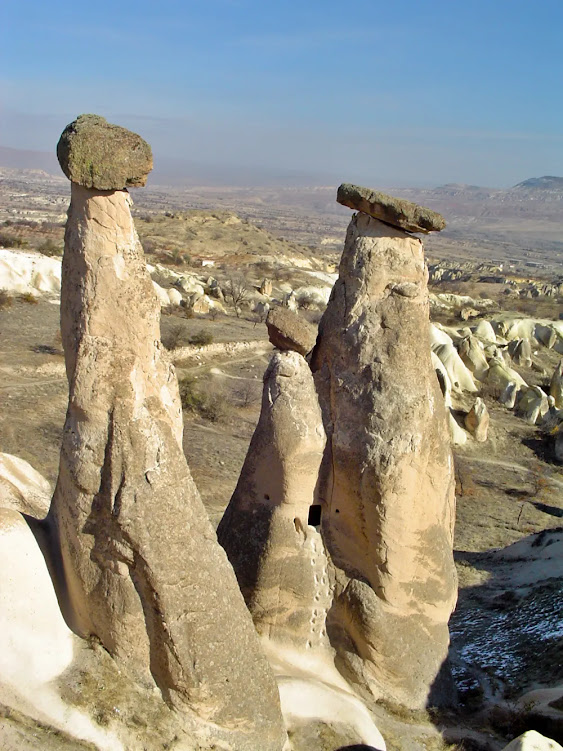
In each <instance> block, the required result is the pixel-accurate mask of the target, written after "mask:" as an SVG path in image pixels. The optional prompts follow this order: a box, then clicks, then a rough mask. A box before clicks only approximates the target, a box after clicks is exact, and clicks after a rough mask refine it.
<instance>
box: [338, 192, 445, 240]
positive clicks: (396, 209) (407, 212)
mask: <svg viewBox="0 0 563 751" xmlns="http://www.w3.org/2000/svg"><path fill="white" fill-rule="evenodd" d="M336 200H337V201H338V203H341V204H342V205H343V206H348V208H350V209H354V211H361V212H363V213H364V214H369V216H372V217H374V218H375V219H379V220H380V221H382V222H385V223H386V224H391V225H392V226H394V227H398V228H399V229H403V230H407V231H408V232H424V233H427V232H439V231H440V230H442V229H444V227H445V226H446V222H445V220H444V217H443V216H441V215H440V214H438V213H437V212H436V211H432V210H431V209H426V208H424V207H423V206H418V205H417V204H416V203H411V201H405V200H404V199H402V198H395V197H394V196H389V195H387V194H386V193H381V192H380V191H378V190H371V189H370V188H362V187H361V186H359V185H352V184H350V183H343V184H342V185H341V186H340V187H339V188H338V193H337V197H336Z"/></svg>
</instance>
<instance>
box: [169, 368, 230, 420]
mask: <svg viewBox="0 0 563 751" xmlns="http://www.w3.org/2000/svg"><path fill="white" fill-rule="evenodd" d="M179 387H180V401H181V403H182V409H183V410H184V411H185V412H191V413H192V414H194V415H199V417H203V418H204V419H206V420H210V421H211V422H219V421H221V420H223V419H224V418H225V417H226V415H227V412H228V408H227V405H226V402H225V400H224V399H222V398H221V397H220V396H219V395H218V394H216V393H212V392H207V393H206V392H204V391H203V390H202V387H200V386H199V384H198V382H197V380H196V379H195V378H193V377H191V376H184V378H182V379H180V381H179Z"/></svg>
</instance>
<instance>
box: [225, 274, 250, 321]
mask: <svg viewBox="0 0 563 751" xmlns="http://www.w3.org/2000/svg"><path fill="white" fill-rule="evenodd" d="M248 293H249V288H248V282H247V281H246V277H245V276H244V275H243V274H231V276H229V278H228V279H227V283H226V284H225V294H226V297H228V298H229V299H230V300H231V302H232V304H233V308H234V309H235V315H236V317H237V318H240V314H241V312H242V305H243V303H244V302H245V300H247V299H248Z"/></svg>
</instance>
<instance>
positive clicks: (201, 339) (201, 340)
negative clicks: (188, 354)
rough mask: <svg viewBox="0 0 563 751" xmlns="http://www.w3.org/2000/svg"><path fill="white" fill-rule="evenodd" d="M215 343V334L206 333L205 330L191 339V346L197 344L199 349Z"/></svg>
mask: <svg viewBox="0 0 563 751" xmlns="http://www.w3.org/2000/svg"><path fill="white" fill-rule="evenodd" d="M212 342H213V334H211V333H210V332H209V331H204V330H203V329H202V330H201V331H198V332H197V334H194V335H193V336H191V337H190V344H195V345H197V346H198V347H202V346H205V345H206V344H212Z"/></svg>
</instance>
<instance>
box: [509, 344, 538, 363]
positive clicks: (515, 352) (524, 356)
mask: <svg viewBox="0 0 563 751" xmlns="http://www.w3.org/2000/svg"><path fill="white" fill-rule="evenodd" d="M508 354H509V355H510V357H511V358H512V360H513V361H514V362H515V363H516V365H520V366H523V367H525V368H531V367H532V347H531V345H530V342H529V341H528V339H513V340H512V341H511V342H509V343H508Z"/></svg>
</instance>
